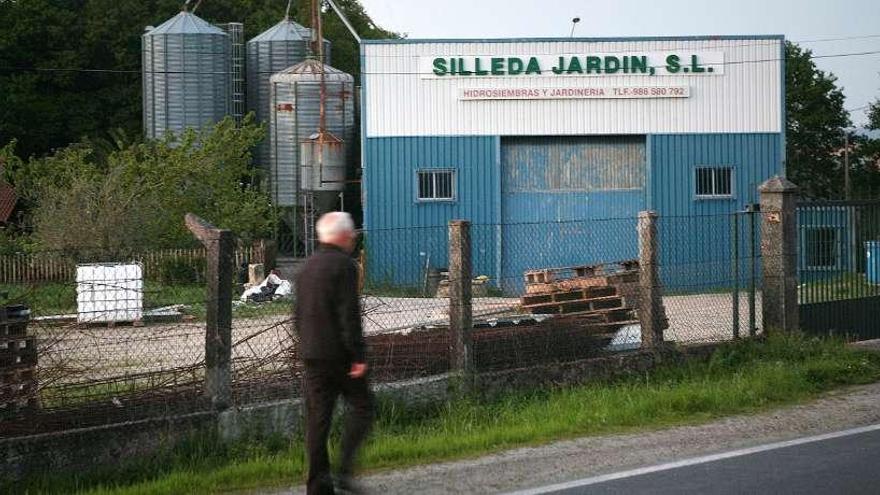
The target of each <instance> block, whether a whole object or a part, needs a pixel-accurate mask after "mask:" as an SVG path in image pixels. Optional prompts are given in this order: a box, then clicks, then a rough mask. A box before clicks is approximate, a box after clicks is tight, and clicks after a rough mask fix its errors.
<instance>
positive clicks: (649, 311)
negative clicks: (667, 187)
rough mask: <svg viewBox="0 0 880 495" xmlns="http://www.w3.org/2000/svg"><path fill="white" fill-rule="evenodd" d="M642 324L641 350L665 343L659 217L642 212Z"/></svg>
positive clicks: (651, 212) (640, 282)
mask: <svg viewBox="0 0 880 495" xmlns="http://www.w3.org/2000/svg"><path fill="white" fill-rule="evenodd" d="M638 231H639V268H640V269H639V289H640V293H641V294H640V297H639V312H638V313H639V323H640V324H641V327H642V348H643V349H650V348H653V347H657V346H659V345H660V344H662V343H663V311H662V301H661V299H660V298H661V294H660V275H659V273H658V270H657V213H656V212H653V211H641V212H639V224H638Z"/></svg>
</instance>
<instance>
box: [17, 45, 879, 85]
mask: <svg viewBox="0 0 880 495" xmlns="http://www.w3.org/2000/svg"><path fill="white" fill-rule="evenodd" d="M609 53H610V52H609ZM877 54H880V50H869V51H862V52H849V53H835V54H829V55H812V56H811V58H812V59H826V58H845V57H860V56H867V55H877ZM536 55H555V53H545V54H536ZM400 57H402V58H410V59H411V58H413V57H414V56H413V55H406V56H403V55H401V56H400ZM782 60H784V59H783V58H778V57H776V58H764V59H752V60H748V59H746V60H735V61H725V62H721V63H716V64H710V65H712V66H719V65H721V66H727V65H743V64H751V63H768V62H780V61H782ZM663 67H664V66H663V65H653V66H646V68H647V69H651V68H653V69H659V68H663ZM0 72H70V73H97V74H195V75H210V74H214V75H219V74H232V72H230V71H142V70H136V69H90V68H86V69H81V68H60V67H17V66H8V67H0ZM361 74H363V75H421V74H425V75H428V74H431V73H430V72H420V71H377V72H367V71H363V70H362V71H361ZM476 77H479V78H480V79H492V78H493V77H495V76H475V78H476Z"/></svg>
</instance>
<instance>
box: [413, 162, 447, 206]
mask: <svg viewBox="0 0 880 495" xmlns="http://www.w3.org/2000/svg"><path fill="white" fill-rule="evenodd" d="M417 197H418V200H419V201H453V200H454V199H455V172H454V171H453V170H419V171H418V196H417Z"/></svg>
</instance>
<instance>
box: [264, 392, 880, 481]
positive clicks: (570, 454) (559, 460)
mask: <svg viewBox="0 0 880 495" xmlns="http://www.w3.org/2000/svg"><path fill="white" fill-rule="evenodd" d="M877 422H880V383H877V384H872V385H867V386H860V387H852V388H848V389H844V390H839V391H835V392H832V393H830V394H827V395H825V396H824V397H823V398H821V399H819V400H816V401H814V402H811V403H808V404H803V405H797V406H790V407H785V408H781V409H777V410H773V411H770V412H765V413H761V414H756V415H751V416H733V417H730V418H725V419H721V420H717V421H713V422H710V423H705V424H702V425H696V426H682V427H675V428H668V429H663V430H656V431H650V432H647V433H639V434H624V435H610V436H600V437H588V438H581V439H577V440H570V441H564V442H558V443H553V444H549V445H544V446H541V447H534V448H523V449H516V450H510V451H506V452H501V453H498V454H493V455H489V456H485V457H480V458H477V459H471V460H465V461H456V462H448V463H442V464H433V465H427V466H421V467H416V468H411V469H405V470H400V471H390V472H382V473H376V474H372V475H370V476H366V477H364V478H362V481H363V483H364V484H365V485H366V486H367V487H368V488H369V489H370V493H377V494H379V493H381V494H411V493H419V494H423V495H431V494H448V493H461V494H468V493H473V494H484V493H501V492H507V491H512V490H518V489H524V488H530V487H537V486H544V485H547V484H551V483H559V482H564V481H569V480H573V479H579V478H584V477H588V476H595V475H599V474H605V473H611V472H616V471H621V470H626V469H632V468H635V467H640V466H646V465H653V464H657V463H661V462H671V461H675V460H680V459H684V458H688V457H694V456H699V455H706V454H711V453H716V452H721V451H726V450H731V449H738V448H743V447H749V446H754V445H759V444H764V443H769V442H775V441H781V440H787V439H791V438H797V437H802V436H809V435H817V434H821V433H826V432H830V431H837V430H843V429H847V428H852V427H858V426H865V425H869V424H875V423H877ZM257 493H259V494H260V495H282V494H291V493H293V494H300V493H305V490H304V488H303V487H296V488H294V489H293V490H280V491H279V490H274V491H273V490H269V491H263V492H257Z"/></svg>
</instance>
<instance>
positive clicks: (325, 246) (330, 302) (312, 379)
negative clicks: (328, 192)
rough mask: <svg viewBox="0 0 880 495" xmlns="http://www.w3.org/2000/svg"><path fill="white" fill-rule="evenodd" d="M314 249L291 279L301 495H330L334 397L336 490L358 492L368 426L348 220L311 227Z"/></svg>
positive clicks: (338, 216)
mask: <svg viewBox="0 0 880 495" xmlns="http://www.w3.org/2000/svg"><path fill="white" fill-rule="evenodd" d="M316 229H317V231H318V240H319V241H320V247H319V248H318V251H317V252H316V253H315V254H314V255H313V256H311V257H310V258H309V259H308V260H306V262H305V265H304V266H303V268H302V271H300V273H299V276H298V277H297V291H296V292H297V299H296V309H295V316H296V322H295V325H296V328H297V329H298V332H299V337H300V357H301V358H302V360H303V363H304V364H305V376H304V380H303V389H304V390H303V395H304V397H305V405H306V449H307V453H308V458H309V478H308V487H307V491H308V493H309V494H310V495H323V494H333V493H335V492H334V488H333V480H332V478H331V476H330V460H329V458H328V455H327V436H328V434H329V432H330V421H331V418H332V416H333V409H334V406H335V404H336V399H337V397H338V396H339V395H340V394H342V396H343V397H344V398H345V401H346V404H347V406H348V412H347V417H346V422H345V433H344V435H343V439H342V458H341V462H340V473H339V476H338V478H337V480H336V484H337V487H338V488H339V489H341V490H343V491H346V492H351V493H359V492H361V490H360V489H359V488H358V487H357V486H356V484H355V482H354V479H353V478H352V474H353V468H354V460H355V454H356V452H357V450H358V448H359V447H360V445H361V443H363V441H364V439H365V438H366V436H367V433H368V432H369V429H370V426H371V424H372V421H373V396H372V392H371V391H370V387H369V383H368V382H367V365H366V359H365V356H364V338H363V332H362V329H361V312H360V300H359V298H358V269H357V265H355V263H354V260H352V259H351V257H350V256H349V255H350V254H351V252H352V251H353V250H354V246H355V240H356V234H355V232H354V222H352V219H351V216H350V215H349V214H348V213H343V212H333V213H327V214H326V215H324V216H322V217H321V218H320V219H319V220H318V224H317V226H316Z"/></svg>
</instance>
